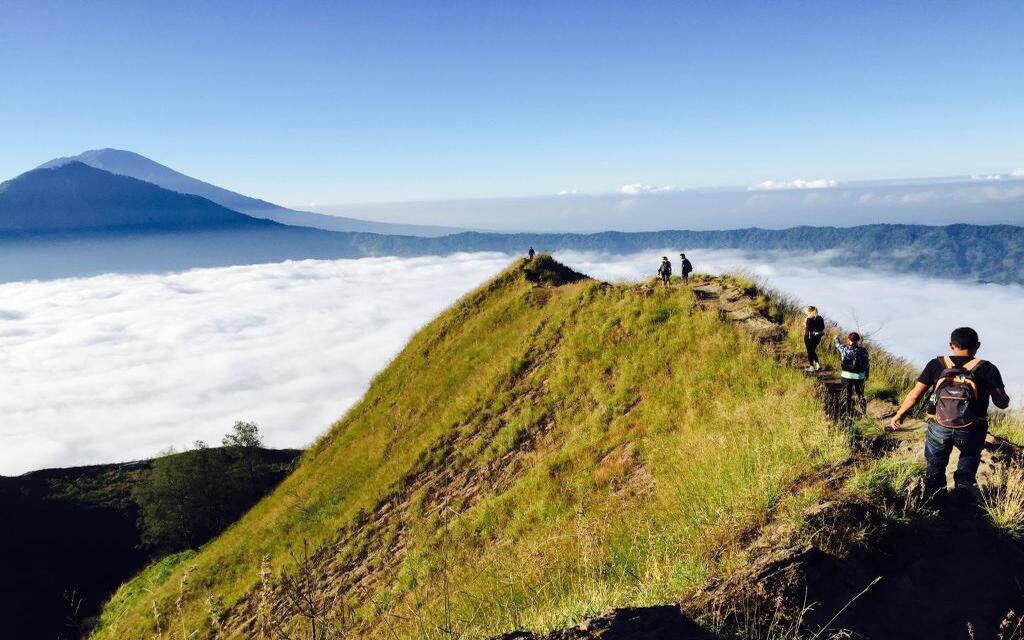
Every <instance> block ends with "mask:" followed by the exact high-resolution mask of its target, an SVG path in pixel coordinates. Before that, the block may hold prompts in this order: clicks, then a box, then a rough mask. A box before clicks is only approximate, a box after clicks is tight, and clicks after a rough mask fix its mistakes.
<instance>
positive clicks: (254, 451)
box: [221, 420, 263, 496]
mask: <svg viewBox="0 0 1024 640" xmlns="http://www.w3.org/2000/svg"><path fill="white" fill-rule="evenodd" d="M221 444H222V445H224V448H225V449H227V450H228V452H229V453H230V454H231V455H232V456H233V457H235V458H236V459H238V460H240V461H241V463H242V464H243V465H244V466H245V471H246V480H247V483H248V485H249V493H250V495H253V496H255V495H256V493H257V491H258V489H259V488H258V487H257V484H258V483H257V481H256V463H257V462H258V461H259V455H260V449H261V448H262V447H263V437H262V436H261V435H260V427H259V425H258V424H256V423H255V422H248V421H244V420H238V421H236V422H235V426H234V427H232V428H231V432H230V433H228V434H227V435H226V436H224V439H223V440H221Z"/></svg>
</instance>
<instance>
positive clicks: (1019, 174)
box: [1010, 168, 1024, 178]
mask: <svg viewBox="0 0 1024 640" xmlns="http://www.w3.org/2000/svg"><path fill="white" fill-rule="evenodd" d="M1010 175H1011V176H1013V177H1014V178H1024V168H1021V169H1014V170H1013V171H1011V172H1010Z"/></svg>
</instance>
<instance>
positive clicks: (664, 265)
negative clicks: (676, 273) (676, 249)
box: [658, 256, 672, 287]
mask: <svg viewBox="0 0 1024 640" xmlns="http://www.w3.org/2000/svg"><path fill="white" fill-rule="evenodd" d="M658 275H659V276H661V281H662V283H664V285H665V286H666V287H667V286H668V281H669V278H671V277H672V263H671V262H669V261H668V256H661V266H660V267H658Z"/></svg>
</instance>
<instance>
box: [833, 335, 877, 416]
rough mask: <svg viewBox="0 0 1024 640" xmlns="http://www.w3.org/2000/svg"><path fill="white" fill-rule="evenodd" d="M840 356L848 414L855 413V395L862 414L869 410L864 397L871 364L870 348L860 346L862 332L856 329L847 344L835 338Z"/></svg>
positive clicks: (847, 337)
mask: <svg viewBox="0 0 1024 640" xmlns="http://www.w3.org/2000/svg"><path fill="white" fill-rule="evenodd" d="M835 345H836V349H837V350H838V351H839V358H840V359H841V360H842V373H841V374H840V376H841V377H842V379H843V394H844V395H845V396H846V415H848V416H852V415H853V396H854V395H856V396H857V400H858V402H857V404H858V406H859V407H860V413H861V415H865V414H867V412H868V401H867V399H866V398H865V397H864V382H865V381H866V380H867V379H868V374H869V373H870V369H871V364H870V362H869V358H868V350H867V349H865V348H864V347H862V346H860V334H859V333H857V332H856V331H854V332H852V333H850V334H849V335H847V336H846V344H843V343H842V342H840V340H839V336H836V339H835Z"/></svg>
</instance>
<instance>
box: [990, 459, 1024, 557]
mask: <svg viewBox="0 0 1024 640" xmlns="http://www.w3.org/2000/svg"><path fill="white" fill-rule="evenodd" d="M981 503H982V507H983V508H984V509H985V513H986V514H987V515H988V517H989V519H990V520H991V521H992V524H993V526H995V527H996V528H997V529H999V530H1000V531H1003V532H1004V533H1006V534H1007V535H1010V536H1012V537H1014V538H1018V539H1024V468H1022V467H1019V466H1013V467H1007V468H1005V469H1004V470H1002V471H1001V472H1000V473H997V474H996V475H995V476H994V477H993V478H992V482H991V484H989V485H988V486H986V487H984V488H982V493H981Z"/></svg>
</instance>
